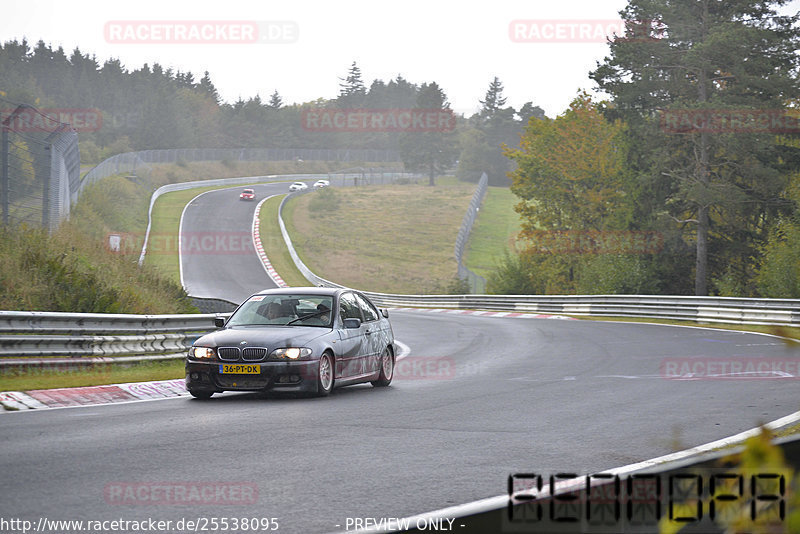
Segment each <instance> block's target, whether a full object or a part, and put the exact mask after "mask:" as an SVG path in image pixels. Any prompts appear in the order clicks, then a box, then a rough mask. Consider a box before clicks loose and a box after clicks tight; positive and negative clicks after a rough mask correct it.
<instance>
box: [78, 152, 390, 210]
mask: <svg viewBox="0 0 800 534" xmlns="http://www.w3.org/2000/svg"><path fill="white" fill-rule="evenodd" d="M196 161H341V162H349V161H352V162H366V161H370V162H375V163H383V162H387V163H393V162H399V161H401V160H400V153H399V152H398V151H396V150H377V149H347V148H340V149H326V148H171V149H161V150H140V151H138V152H126V153H124V154H117V155H116V156H112V157H110V158H108V159H107V160H105V161H103V162H102V163H100V164H99V165H97V166H96V167H94V168H93V169H92V170H90V171H89V172H88V173H86V176H84V177H83V180H82V181H81V185H80V188H81V189H83V188H84V187H86V186H88V185H91V184H93V183H95V182H97V181H98V180H102V179H103V178H108V177H109V176H114V175H117V174H133V175H137V176H142V177H145V178H146V177H148V176H149V173H150V170H151V165H152V164H161V163H179V162H186V163H189V162H196ZM79 193H80V192H79ZM76 199H77V197H76ZM73 200H75V199H73Z"/></svg>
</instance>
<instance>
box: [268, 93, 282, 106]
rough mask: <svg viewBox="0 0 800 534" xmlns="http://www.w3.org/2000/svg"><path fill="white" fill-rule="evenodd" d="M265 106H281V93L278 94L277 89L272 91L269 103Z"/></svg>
mask: <svg viewBox="0 0 800 534" xmlns="http://www.w3.org/2000/svg"><path fill="white" fill-rule="evenodd" d="M267 107H269V108H272V109H281V108H282V107H283V99H282V98H281V95H279V94H278V90H277V89H276V90H275V91H273V93H272V95H271V96H270V97H269V103H268V104H267Z"/></svg>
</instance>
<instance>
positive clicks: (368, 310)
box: [355, 293, 378, 323]
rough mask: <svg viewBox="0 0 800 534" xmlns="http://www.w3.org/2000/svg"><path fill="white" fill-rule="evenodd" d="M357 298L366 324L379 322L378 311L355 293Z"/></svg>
mask: <svg viewBox="0 0 800 534" xmlns="http://www.w3.org/2000/svg"><path fill="white" fill-rule="evenodd" d="M355 297H356V300H357V301H358V305H359V307H360V308H361V313H363V314H364V322H365V323H369V322H371V321H377V320H378V311H377V310H376V309H375V306H373V305H372V303H370V302H369V301H367V299H365V298H364V297H362V296H361V295H359V294H357V293H355Z"/></svg>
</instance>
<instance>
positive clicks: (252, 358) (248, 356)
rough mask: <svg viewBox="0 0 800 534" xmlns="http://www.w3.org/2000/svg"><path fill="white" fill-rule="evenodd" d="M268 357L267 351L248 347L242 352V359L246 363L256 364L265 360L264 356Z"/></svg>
mask: <svg viewBox="0 0 800 534" xmlns="http://www.w3.org/2000/svg"><path fill="white" fill-rule="evenodd" d="M266 355H267V349H261V348H256V347H247V348H246V349H244V350H242V359H243V360H244V361H246V362H256V361H258V360H263V359H264V356H266Z"/></svg>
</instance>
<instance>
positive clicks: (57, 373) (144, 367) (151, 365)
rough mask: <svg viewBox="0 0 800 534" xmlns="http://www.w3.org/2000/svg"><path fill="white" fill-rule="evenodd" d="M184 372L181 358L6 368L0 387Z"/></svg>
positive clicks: (22, 387)
mask: <svg viewBox="0 0 800 534" xmlns="http://www.w3.org/2000/svg"><path fill="white" fill-rule="evenodd" d="M184 376H185V371H184V361H183V360H182V359H181V360H169V361H160V362H148V363H134V364H127V365H123V364H111V363H102V364H96V365H91V366H89V368H84V369H74V370H43V369H32V370H24V371H5V372H3V373H0V391H31V390H34V389H54V388H74V387H83V386H101V385H104V384H123V383H126V382H149V381H151V380H170V379H174V378H183V377H184Z"/></svg>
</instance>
